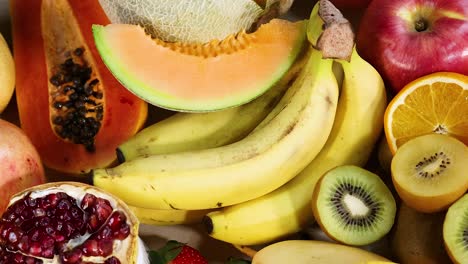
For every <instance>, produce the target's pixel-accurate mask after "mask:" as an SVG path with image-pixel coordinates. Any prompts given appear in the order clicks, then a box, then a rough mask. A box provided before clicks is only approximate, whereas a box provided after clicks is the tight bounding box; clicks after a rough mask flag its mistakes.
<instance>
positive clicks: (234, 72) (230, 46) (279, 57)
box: [93, 19, 306, 112]
mask: <svg viewBox="0 0 468 264" xmlns="http://www.w3.org/2000/svg"><path fill="white" fill-rule="evenodd" d="M305 29H306V23H305V21H298V22H289V21H286V20H281V19H274V20H272V21H270V22H269V23H268V24H264V25H262V26H261V27H260V28H259V29H258V30H257V31H255V32H253V33H251V34H247V33H238V34H236V35H232V36H229V37H228V38H226V39H224V40H222V41H218V40H214V41H212V42H210V43H206V44H203V45H200V44H182V43H168V42H163V41H161V40H158V39H151V38H150V36H148V35H146V34H145V32H144V29H143V28H141V27H139V26H136V25H127V24H110V25H107V26H100V25H93V33H94V39H95V42H96V46H97V48H98V50H99V53H100V54H101V57H102V58H103V61H104V62H105V64H106V65H107V67H108V68H109V69H110V71H111V72H112V73H113V74H114V76H115V77H116V78H117V79H118V80H119V81H120V82H121V83H122V84H123V85H124V86H125V87H126V88H127V89H129V90H130V91H131V92H133V93H134V94H136V95H137V96H139V97H140V98H142V99H143V100H145V101H147V102H149V103H151V104H153V105H157V106H160V107H163V108H167V109H171V110H177V111H190V112H203V111H213V110H219V109H224V108H228V107H233V106H237V105H241V104H244V103H247V102H249V101H251V100H253V99H255V98H256V97H258V96H260V95H261V94H263V93H264V92H266V91H267V90H268V89H269V88H270V87H272V86H273V85H274V84H275V83H276V82H277V81H278V80H279V79H281V77H282V76H283V75H284V74H285V73H286V72H287V71H288V69H289V68H290V67H291V65H292V64H293V63H294V61H295V59H296V58H297V56H298V55H299V53H300V52H301V50H302V47H303V46H304V45H305V43H306V42H305V36H306V34H305Z"/></svg>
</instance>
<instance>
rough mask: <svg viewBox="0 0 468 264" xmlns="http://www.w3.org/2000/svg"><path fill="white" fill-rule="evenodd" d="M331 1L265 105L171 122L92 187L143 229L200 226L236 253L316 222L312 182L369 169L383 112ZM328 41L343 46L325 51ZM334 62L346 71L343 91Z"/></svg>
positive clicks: (379, 90) (124, 154)
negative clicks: (345, 170) (336, 171)
mask: <svg viewBox="0 0 468 264" xmlns="http://www.w3.org/2000/svg"><path fill="white" fill-rule="evenodd" d="M327 2H328V1H320V2H319V3H318V4H317V5H316V6H315V8H314V10H313V12H312V15H311V19H310V20H309V22H308V38H309V40H310V42H311V43H312V44H313V45H312V46H311V47H310V48H309V51H308V52H307V53H306V55H305V56H304V58H305V59H304V62H299V63H296V67H295V68H292V69H291V70H290V73H289V74H288V76H286V77H285V78H284V79H283V81H282V82H280V83H279V84H278V85H277V87H275V88H272V90H271V95H270V99H265V98H262V97H259V98H258V99H256V100H254V101H252V102H251V103H250V104H247V105H244V106H241V108H240V109H236V108H233V109H229V110H225V111H221V112H213V113H206V114H202V115H195V114H176V115H175V116H176V117H174V118H173V119H169V121H166V122H164V121H163V122H161V123H158V124H156V125H154V126H152V127H149V128H147V129H146V130H144V131H141V132H140V133H139V134H138V135H137V136H136V137H135V138H133V139H131V140H130V141H129V142H127V143H125V144H123V145H122V146H120V147H119V151H118V152H120V156H121V157H120V159H121V160H122V161H124V162H123V163H122V164H120V165H118V166H117V167H114V168H108V169H96V170H94V171H93V183H94V185H96V186H98V187H100V188H102V189H105V190H107V191H109V192H111V193H113V194H115V195H117V196H119V197H120V198H121V199H123V200H124V201H125V202H127V203H128V204H129V205H131V208H132V209H133V210H134V212H135V213H136V215H137V216H138V217H139V218H140V221H141V222H142V223H147V224H155V225H165V224H182V223H194V222H200V221H201V219H202V218H203V220H204V221H203V222H204V224H205V226H206V228H207V231H208V233H209V234H210V235H211V236H212V237H214V238H216V239H219V240H223V241H227V242H229V243H233V244H239V245H253V244H259V243H264V242H270V241H272V240H275V239H278V238H280V237H283V236H285V235H287V234H291V233H294V232H297V231H299V230H300V229H302V228H304V227H305V226H306V225H307V224H309V223H310V222H311V221H313V217H312V211H311V209H310V200H311V197H312V190H313V188H314V186H315V183H316V182H317V181H318V180H319V178H320V177H321V175H322V174H323V173H324V172H326V171H327V170H329V169H331V168H333V167H335V166H338V165H343V164H355V165H363V164H364V163H365V162H366V161H367V159H368V157H369V155H370V152H371V150H372V146H373V145H374V143H375V141H376V140H377V138H378V136H379V135H380V132H381V129H382V127H381V126H382V125H381V124H382V122H381V119H382V117H383V113H384V109H385V105H386V97H385V88H384V86H383V82H382V79H381V77H380V75H379V74H378V73H377V71H376V70H375V69H374V68H373V67H372V66H370V65H369V64H368V63H367V62H365V61H364V60H362V59H361V58H360V57H359V55H358V54H357V52H356V51H355V50H354V49H353V44H354V42H353V41H352V38H353V36H351V41H350V40H349V39H350V34H351V35H352V30H351V29H350V25H349V23H344V22H343V21H345V19H344V18H342V17H339V16H330V15H329V14H327V10H328V9H327V8H328V7H327V8H325V6H324V5H323V6H322V7H320V5H319V4H320V3H327ZM338 14H339V11H338ZM337 18H338V19H337ZM346 22H347V21H346ZM346 28H349V30H348V31H346ZM334 32H339V33H340V35H338V36H337V35H336V34H334ZM343 32H345V33H346V34H343ZM334 38H344V40H343V39H341V40H342V41H336V42H338V43H345V44H346V45H344V46H340V47H336V45H335V46H333V47H332V48H330V47H331V46H332V45H330V43H329V42H330V41H335V39H334ZM350 44H351V45H350ZM331 58H339V59H331ZM348 60H349V61H348ZM334 61H335V62H338V63H339V64H340V65H341V67H342V69H343V71H344V81H343V84H342V85H341V91H340V92H339V88H340V87H339V86H340V85H339V83H338V82H337V78H336V77H335V75H334V72H333V70H332V65H333V63H334ZM298 71H299V74H298V76H297V77H295V76H296V74H295V72H298ZM294 77H295V78H294ZM291 80H293V82H292V84H290V81H291ZM281 85H282V87H283V88H281V87H280V86H281ZM278 87H280V88H278ZM285 90H286V92H284V91H285ZM339 93H340V97H339V98H338V94H339ZM266 95H267V94H266ZM265 97H268V96H265ZM276 98H281V99H280V101H279V102H277V101H278V100H277V99H276ZM267 101H268V102H267ZM266 106H273V107H269V108H268V107H266ZM242 108H243V109H242ZM259 108H260V109H262V108H266V109H267V110H266V111H267V112H262V111H260V110H259ZM246 109H249V110H246ZM240 113H243V114H240ZM249 115H251V116H249ZM252 116H253V117H252ZM239 119H242V120H241V121H240V122H239V121H238V120H239ZM209 120H215V121H213V122H212V121H209ZM239 124H241V125H239ZM192 127H196V128H197V129H196V131H197V132H194V131H193V130H192V131H191V130H190V129H191V128H192ZM206 127H208V129H206V130H205V129H203V128H206ZM224 138H226V139H224ZM155 139H156V140H155ZM154 142H156V143H154ZM153 143H154V144H153ZM214 209H216V210H214Z"/></svg>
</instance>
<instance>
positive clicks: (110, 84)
mask: <svg viewBox="0 0 468 264" xmlns="http://www.w3.org/2000/svg"><path fill="white" fill-rule="evenodd" d="M10 12H11V17H12V35H13V50H14V58H15V66H16V68H15V70H16V80H17V82H16V100H17V105H18V112H19V119H20V124H21V127H22V129H23V130H24V131H25V133H26V134H27V135H28V137H29V138H30V139H31V141H32V142H33V144H34V145H35V147H36V148H37V150H38V152H39V154H40V156H41V159H42V161H43V163H44V165H45V166H46V167H48V168H51V169H54V170H57V171H60V172H65V173H72V174H81V173H86V172H88V171H90V170H91V169H93V168H102V167H106V166H109V165H110V164H112V162H113V161H114V160H115V159H116V156H115V149H116V147H117V146H118V145H120V144H121V143H123V142H124V141H125V140H127V139H128V138H130V137H131V136H133V135H134V134H135V133H136V132H138V131H139V130H140V129H141V128H142V127H143V125H144V123H145V120H146V117H147V110H148V107H147V104H146V103H145V102H144V101H142V100H141V99H139V98H137V97H136V96H134V95H133V94H132V93H130V92H129V91H128V90H127V89H125V88H124V87H123V86H122V85H121V84H120V83H119V82H118V81H117V80H116V79H115V78H114V77H113V76H112V74H111V73H110V72H109V71H108V70H107V68H106V66H105V65H104V64H103V62H102V60H101V58H100V56H99V53H98V52H97V49H96V47H95V45H94V40H93V36H92V31H91V26H92V24H95V23H103V24H109V23H110V21H109V19H108V18H107V16H106V15H105V13H104V11H103V10H102V8H101V6H100V5H99V2H98V1H94V0H28V1H20V0H11V2H10Z"/></svg>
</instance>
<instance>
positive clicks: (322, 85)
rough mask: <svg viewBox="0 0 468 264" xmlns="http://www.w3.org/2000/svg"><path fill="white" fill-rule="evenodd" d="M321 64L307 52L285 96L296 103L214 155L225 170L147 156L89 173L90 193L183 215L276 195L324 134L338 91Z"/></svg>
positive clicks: (329, 62)
mask: <svg viewBox="0 0 468 264" xmlns="http://www.w3.org/2000/svg"><path fill="white" fill-rule="evenodd" d="M321 57H322V55H321V53H320V52H319V51H316V50H312V52H311V53H310V55H309V56H308V59H307V63H306V65H305V66H304V67H303V68H302V70H301V72H300V74H299V76H298V77H297V78H296V80H295V81H294V83H293V84H292V87H291V88H290V89H289V90H288V91H287V93H294V95H292V96H290V97H287V98H289V102H288V103H287V104H286V105H285V106H284V107H283V108H282V110H281V111H279V113H277V114H276V115H275V117H274V118H272V119H271V120H270V122H269V123H268V124H267V125H265V126H264V127H263V128H262V129H259V130H256V131H255V132H252V133H251V134H249V135H248V136H247V137H245V138H244V139H242V140H240V141H238V142H236V143H233V144H230V145H227V146H223V147H219V148H215V150H216V151H215V152H216V153H219V155H220V156H224V157H227V158H228V160H229V162H228V163H221V165H220V166H216V165H218V164H220V163H219V162H218V161H217V159H216V158H214V159H209V160H207V161H204V160H200V162H202V163H203V166H200V165H199V164H197V163H195V164H192V165H190V166H186V167H185V168H182V169H178V168H177V166H173V165H171V164H170V163H171V162H166V163H165V164H163V163H162V162H161V164H159V165H161V166H162V167H158V166H154V164H153V162H152V160H151V157H154V156H150V157H148V158H141V159H135V160H132V161H128V162H125V163H123V164H121V165H119V166H117V167H115V168H112V169H96V170H94V175H93V182H94V185H96V186H98V187H100V188H103V189H104V190H107V191H109V192H111V193H114V194H116V195H117V196H119V197H120V198H121V199H123V200H124V201H126V202H127V203H129V204H132V205H135V206H139V207H143V208H155V209H171V208H172V209H174V208H177V209H187V210H190V209H192V210H193V209H208V208H218V207H223V206H227V205H233V204H237V203H241V202H245V201H248V200H251V199H254V198H257V197H260V196H262V195H265V194H267V193H269V192H271V191H273V190H275V189H277V188H278V187H280V186H281V185H283V184H284V183H286V182H288V181H289V180H291V179H292V178H293V177H294V176H296V175H297V173H299V171H301V170H302V169H303V168H304V167H305V166H306V165H307V164H308V163H309V162H310V161H311V160H313V159H314V158H315V156H316V155H317V154H318V152H319V151H320V149H321V148H322V147H323V145H324V144H325V142H326V140H327V138H328V136H329V134H330V131H331V127H332V125H333V120H334V117H335V113H336V104H337V101H338V85H337V82H336V79H335V77H334V75H333V72H332V62H333V61H332V60H325V59H322V58H321ZM212 150H213V149H211V150H210V151H212ZM202 152H203V151H199V152H198V153H202ZM184 153H185V152H183V153H180V154H174V155H181V156H182V159H183V160H184V161H185V162H190V161H191V160H192V159H196V157H197V156H198V155H191V156H190V157H192V158H190V159H186V158H184V157H183V156H184ZM195 153H197V152H195ZM185 154H186V153H185ZM156 156H158V155H156ZM201 156H203V155H201ZM208 156H210V155H208ZM236 156H237V157H236ZM210 157H211V156H210ZM175 158H176V156H174V158H172V161H174V162H175ZM124 164H125V165H124ZM211 164H216V165H215V166H212V165H211ZM123 165H124V166H123ZM121 166H122V167H121ZM164 166H166V167H167V168H166V167H164ZM133 169H134V170H133Z"/></svg>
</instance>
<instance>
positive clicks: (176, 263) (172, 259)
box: [149, 240, 208, 264]
mask: <svg viewBox="0 0 468 264" xmlns="http://www.w3.org/2000/svg"><path fill="white" fill-rule="evenodd" d="M149 256H150V260H151V264H208V261H207V260H206V259H205V258H204V257H203V256H202V255H201V254H200V252H198V250H196V249H194V248H192V247H190V246H187V245H186V244H183V243H180V242H177V241H175V240H170V241H168V242H167V243H166V245H165V246H164V247H162V248H161V249H160V250H158V251H157V252H156V251H150V252H149Z"/></svg>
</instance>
